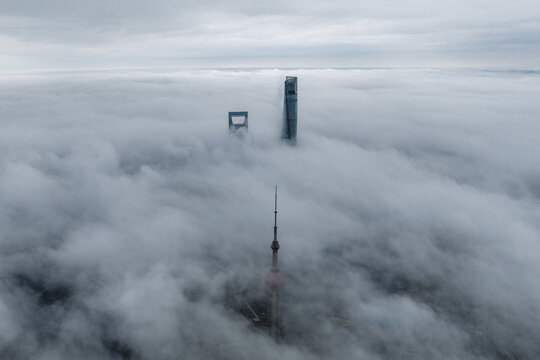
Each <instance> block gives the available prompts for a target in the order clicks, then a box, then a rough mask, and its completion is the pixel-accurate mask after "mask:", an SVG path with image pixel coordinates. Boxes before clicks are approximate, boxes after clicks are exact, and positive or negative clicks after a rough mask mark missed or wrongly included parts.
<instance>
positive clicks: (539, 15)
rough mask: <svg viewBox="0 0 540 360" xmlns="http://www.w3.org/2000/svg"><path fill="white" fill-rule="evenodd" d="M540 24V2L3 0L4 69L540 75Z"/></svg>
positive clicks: (0, 41)
mask: <svg viewBox="0 0 540 360" xmlns="http://www.w3.org/2000/svg"><path fill="white" fill-rule="evenodd" d="M539 24H540V12H539V11H538V2H537V1H536V0H520V1H514V2H509V1H505V0H494V1H486V0H469V1H459V2H456V1H454V0H438V1H429V0H412V1H407V2H406V3H405V2H403V1H397V0H386V1H384V2H380V1H356V0H339V1H336V0H332V1H330V0H319V1H316V2H314V1H307V0H297V1H284V0H278V1H272V2H257V1H255V2H254V1H245V0H241V1H215V0H208V1H191V0H188V1H171V0H130V1H128V0H115V1H106V0H98V1H70V0H51V1H47V2H46V3H45V2H43V1H39V0H0V68H2V69H3V70H2V72H10V71H28V70H32V71H33V70H36V69H38V70H39V69H45V70H51V69H73V68H78V69H80V68H85V69H96V68H99V69H103V68H107V69H111V68H116V69H125V68H126V67H129V68H155V67H159V68H167V67H168V68H177V67H178V66H182V67H191V68H193V67H201V66H204V67H233V68H239V67H305V66H311V67H321V66H322V67H336V66H340V67H358V66H416V67H418V66H452V67H455V66H474V67H482V68H485V67H488V66H489V67H510V68H516V67H519V68H531V67H534V68H537V67H538V63H539V61H540V53H539V51H538V49H539V48H540V25H539Z"/></svg>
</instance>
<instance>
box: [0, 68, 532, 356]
mask: <svg viewBox="0 0 540 360" xmlns="http://www.w3.org/2000/svg"><path fill="white" fill-rule="evenodd" d="M285 75H297V76H299V92H300V100H299V118H300V120H299V141H298V145H297V146H296V147H290V146H287V145H285V144H282V143H281V142H280V141H279V140H278V137H279V129H280V121H281V113H282V108H281V106H282V98H281V91H282V82H283V80H284V76H285ZM538 84H539V82H538V73H534V72H532V73H524V72H482V71H475V72H472V71H470V72H466V71H433V70H371V71H366V70H363V71H362V70H349V71H332V70H320V71H296V72H294V73H284V72H282V71H277V70H276V71H270V70H267V71H254V72H225V71H223V72H220V71H196V72H180V73H172V72H171V73H124V74H121V73H116V74H106V73H82V74H71V75H54V76H48V75H42V76H29V77H12V78H4V79H3V80H2V82H1V83H0V91H1V94H2V96H1V98H0V109H1V114H2V115H1V128H0V140H1V141H0V154H1V158H0V204H1V205H0V222H1V226H2V232H1V235H0V236H1V238H0V248H1V252H0V256H1V259H0V357H2V358H10V359H28V358H32V359H73V358H77V359H95V358H102V359H119V358H125V359H126V358H139V357H140V358H142V359H178V358H182V359H201V358H216V359H253V358H264V359H275V358H283V359H313V358H335V359H533V358H537V357H538V356H539V355H540V346H539V344H540V338H539V335H538V334H540V318H539V314H540V285H539V284H538V274H539V273H540V265H539V262H538V258H539V257H540V225H539V224H540V221H539V220H540V215H539V214H540V212H539V211H538V210H539V208H540V201H539V200H540V170H539V169H538V166H536V165H537V164H536V163H537V154H538V153H539V151H540V148H539V147H540V145H539V143H538V139H537V134H538V133H539V131H540V129H539V125H538V123H537V119H538V116H539V115H540V107H539V105H538V104H537V102H536V100H537V95H538V93H539V91H540V86H539V85H538ZM231 110H248V111H249V116H250V117H249V124H250V129H249V134H247V136H244V137H237V136H233V135H231V134H229V133H228V130H227V128H226V127H227V112H228V111H231ZM275 184H277V185H278V186H279V218H278V226H279V239H280V241H281V245H282V247H281V250H280V264H281V268H282V269H283V271H284V272H285V273H286V276H287V281H286V285H285V288H284V293H283V307H284V308H283V312H284V326H285V339H284V342H283V343H280V344H276V343H274V342H273V341H272V340H271V339H270V338H269V337H268V336H267V334H266V333H265V332H264V331H261V330H257V329H254V328H252V327H251V326H250V324H249V322H248V321H247V320H245V319H244V318H242V317H241V316H240V315H239V314H238V313H236V312H235V311H234V310H232V309H231V308H230V307H228V306H227V302H226V297H227V294H228V293H230V292H231V291H232V292H242V293H244V294H247V296H249V297H260V296H262V297H264V289H263V286H262V279H263V276H264V274H265V272H266V271H267V269H268V268H269V266H270V242H271V239H272V225H273V224H272V221H273V213H272V211H273V187H274V185H275ZM231 289H232V290H231Z"/></svg>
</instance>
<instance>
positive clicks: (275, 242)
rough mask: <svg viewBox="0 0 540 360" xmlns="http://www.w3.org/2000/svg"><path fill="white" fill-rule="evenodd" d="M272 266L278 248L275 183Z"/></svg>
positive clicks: (275, 266) (274, 266) (274, 264)
mask: <svg viewBox="0 0 540 360" xmlns="http://www.w3.org/2000/svg"><path fill="white" fill-rule="evenodd" d="M271 248H272V259H273V261H272V268H277V251H278V250H279V242H278V240H277V185H276V192H275V195H274V241H272V246H271Z"/></svg>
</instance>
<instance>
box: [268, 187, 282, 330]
mask: <svg viewBox="0 0 540 360" xmlns="http://www.w3.org/2000/svg"><path fill="white" fill-rule="evenodd" d="M277 212H278V211H277V186H276V190H275V194H274V240H273V241H272V246H271V249H272V269H271V270H270V273H269V274H268V275H267V278H266V281H267V285H268V291H269V299H268V323H269V326H270V328H269V330H270V336H271V337H273V338H274V339H275V340H276V341H278V340H279V339H280V338H281V311H280V298H281V285H282V283H283V274H282V273H281V271H279V269H278V250H279V242H278V240H277Z"/></svg>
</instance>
